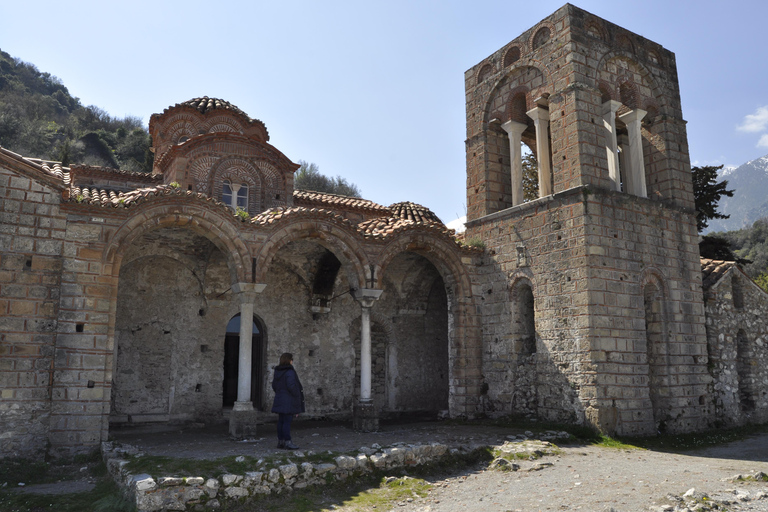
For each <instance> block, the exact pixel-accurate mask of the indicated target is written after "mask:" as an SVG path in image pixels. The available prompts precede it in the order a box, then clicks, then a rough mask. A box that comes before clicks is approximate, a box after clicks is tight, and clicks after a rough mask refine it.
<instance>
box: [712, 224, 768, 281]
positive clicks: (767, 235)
mask: <svg viewBox="0 0 768 512" xmlns="http://www.w3.org/2000/svg"><path fill="white" fill-rule="evenodd" d="M712 235H713V236H717V237H722V238H724V239H726V240H727V241H728V243H730V244H731V249H732V250H733V252H735V253H736V255H737V256H738V257H740V258H745V259H747V260H750V261H751V263H747V264H745V265H743V268H744V270H745V271H746V272H747V274H749V276H750V277H751V278H752V279H755V280H757V282H758V284H760V285H761V286H762V287H763V288H766V291H768V217H764V218H762V219H758V220H756V221H755V223H754V224H752V226H751V227H748V228H744V229H739V230H736V231H726V232H719V233H712Z"/></svg>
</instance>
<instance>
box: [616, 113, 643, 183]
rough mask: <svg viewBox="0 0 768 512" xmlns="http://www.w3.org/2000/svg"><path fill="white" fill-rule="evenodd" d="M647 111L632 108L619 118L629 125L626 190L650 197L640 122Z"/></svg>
mask: <svg viewBox="0 0 768 512" xmlns="http://www.w3.org/2000/svg"><path fill="white" fill-rule="evenodd" d="M646 113H647V112H646V111H645V110H642V109H639V108H637V109H635V110H630V111H629V112H627V113H626V114H622V115H620V116H619V120H620V121H621V122H623V123H624V124H625V125H626V126H627V133H628V135H629V145H628V146H627V155H626V157H625V162H626V163H627V164H628V165H627V167H628V169H627V172H625V174H624V179H625V181H627V182H628V183H627V187H626V190H627V192H628V193H629V194H632V195H636V196H640V197H648V192H647V190H646V187H645V164H644V162H643V133H642V128H641V126H640V122H641V121H642V120H643V118H644V117H645V114H646Z"/></svg>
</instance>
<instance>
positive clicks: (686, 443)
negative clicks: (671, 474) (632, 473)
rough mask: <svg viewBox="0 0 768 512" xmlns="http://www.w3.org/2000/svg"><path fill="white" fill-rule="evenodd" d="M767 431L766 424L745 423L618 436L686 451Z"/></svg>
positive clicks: (643, 444) (651, 446) (649, 446)
mask: <svg viewBox="0 0 768 512" xmlns="http://www.w3.org/2000/svg"><path fill="white" fill-rule="evenodd" d="M766 432H768V425H746V426H743V427H735V428H729V429H717V430H708V431H706V432H694V433H690V434H663V435H659V436H653V437H630V438H620V439H622V440H623V441H626V442H627V443H631V444H633V445H635V446H639V447H641V448H646V449H648V450H657V451H670V452H678V451H688V450H697V449H700V448H707V447H710V446H717V445H721V444H726V443H731V442H733V441H741V440H742V439H745V438H747V437H749V436H751V435H755V434H763V433H766Z"/></svg>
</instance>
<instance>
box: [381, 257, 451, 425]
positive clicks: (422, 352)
mask: <svg viewBox="0 0 768 512" xmlns="http://www.w3.org/2000/svg"><path fill="white" fill-rule="evenodd" d="M383 283H384V286H383V288H384V293H383V294H382V296H381V299H380V300H379V301H378V303H377V304H376V305H375V306H374V308H373V310H374V311H376V312H377V313H378V314H379V315H381V316H382V317H383V318H387V319H389V321H390V323H391V335H390V337H389V341H388V343H387V346H386V347H385V350H384V351H382V350H381V349H379V350H378V352H375V353H374V354H373V356H372V357H373V358H374V361H375V358H377V357H383V359H382V361H381V362H382V363H383V364H382V365H381V366H380V365H379V364H378V363H376V362H374V372H376V370H377V368H382V369H383V372H384V373H383V374H382V376H383V377H384V383H385V387H384V388H383V390H384V396H383V397H381V402H380V403H381V409H382V410H383V411H384V412H385V413H387V412H388V413H392V414H402V413H405V412H408V413H409V414H417V413H426V414H429V415H432V416H434V415H435V414H436V413H438V412H440V411H445V410H447V409H448V389H449V378H448V377H449V362H448V360H449V335H448V326H449V312H448V308H449V299H448V291H447V289H446V285H445V282H444V281H443V278H442V277H441V275H440V273H439V272H438V270H437V268H436V267H435V266H434V265H433V264H432V263H431V262H430V261H429V260H428V259H427V258H425V257H423V256H421V255H419V254H416V253H413V252H403V253H400V254H398V255H397V256H395V257H394V258H393V259H392V261H391V262H390V263H389V264H388V265H387V267H386V268H385V270H384V274H383ZM379 323H382V322H379ZM374 325H376V323H375V322H374ZM372 338H373V342H374V346H373V350H374V351H376V350H377V349H376V341H375V340H376V338H375V331H373V330H372ZM377 354H378V355H377ZM374 389H376V384H374Z"/></svg>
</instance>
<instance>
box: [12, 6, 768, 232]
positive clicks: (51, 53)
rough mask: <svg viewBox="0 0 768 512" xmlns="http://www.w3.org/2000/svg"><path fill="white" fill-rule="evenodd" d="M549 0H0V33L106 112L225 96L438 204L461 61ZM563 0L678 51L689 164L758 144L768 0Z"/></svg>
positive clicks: (378, 183) (456, 137) (459, 167)
mask: <svg viewBox="0 0 768 512" xmlns="http://www.w3.org/2000/svg"><path fill="white" fill-rule="evenodd" d="M563 3H564V2H563V1H561V0H558V1H550V0H539V1H536V2H533V1H529V2H522V1H517V0H507V1H491V0H487V1H483V0H473V1H423V2H419V1H416V0H412V1H400V0H389V1H386V2H360V1H357V2H352V1H348V2H347V1H344V2H342V1H332V0H324V1H314V2H309V1H306V2H291V1H282V2H281V1H274V0H273V1H269V2H265V1H261V0H252V1H243V2H233V1H228V0H221V1H218V2H196V1H184V2H181V1H164V0H155V1H153V2H148V1H144V0H139V1H130V2H105V1H104V0H99V1H78V0H75V1H72V2H62V1H56V2H53V1H49V0H37V1H34V2H32V1H31V2H2V5H0V20H3V27H2V30H0V49H2V50H4V51H6V52H8V53H10V54H11V55H12V56H14V57H18V58H20V59H22V60H24V61H27V62H32V63H33V64H35V65H36V66H37V67H38V68H39V69H40V70H41V71H47V72H50V73H52V74H54V75H56V76H58V77H59V78H61V79H62V80H63V82H64V84H65V85H66V86H67V87H68V88H69V91H70V93H72V94H73V95H74V96H77V97H79V98H80V99H81V101H82V102H83V103H84V104H92V105H96V106H98V107H101V108H103V109H105V110H106V111H108V112H109V113H110V114H112V115H115V116H123V115H135V116H139V117H142V118H143V119H144V120H145V122H148V120H149V116H150V115H151V114H152V113H154V112H162V110H163V109H164V108H166V107H168V106H170V105H173V104H175V103H179V102H182V101H186V100H188V99H190V98H193V97H197V96H203V95H208V96H214V97H219V98H223V99H226V100H228V101H230V102H232V103H234V104H235V105H237V106H238V107H240V108H241V109H243V110H244V111H245V112H247V113H248V114H249V115H250V116H251V117H254V118H257V119H261V120H262V121H263V122H264V123H265V124H266V125H267V128H268V130H269V133H270V136H271V141H270V142H271V143H272V144H273V145H274V146H276V147H277V148H278V149H280V150H281V151H283V152H284V153H285V154H286V155H287V156H288V157H289V158H290V159H292V160H294V161H297V160H307V161H310V162H315V163H316V164H318V165H319V166H320V170H321V172H323V173H324V174H327V175H341V176H344V177H345V178H347V179H348V180H349V181H351V182H353V183H356V184H357V185H358V186H359V187H360V188H361V190H362V192H363V195H364V197H366V198H368V199H372V200H374V201H376V202H379V203H381V204H384V205H389V204H391V203H394V202H398V201H405V200H410V201H414V202H417V203H420V204H423V205H424V206H427V207H429V208H431V209H432V210H433V211H435V213H437V214H438V215H439V216H440V217H441V218H442V219H443V221H445V222H449V221H451V220H454V219H455V218H456V217H457V216H461V215H463V214H464V204H465V201H466V199H465V190H464V187H465V169H464V168H465V158H464V139H465V135H466V132H465V117H464V71H466V70H467V69H468V68H470V67H472V66H473V65H475V64H476V63H478V62H479V61H480V60H482V59H483V58H485V57H486V56H488V55H490V54H491V53H493V52H494V51H496V50H497V49H498V48H500V47H501V46H503V45H504V44H506V43H507V42H509V41H510V40H512V39H514V38H515V37H517V36H518V35H519V34H520V33H521V32H523V31H525V30H527V29H528V28H530V27H532V26H533V25H535V24H536V23H538V22H539V21H540V20H541V19H543V18H544V17H546V16H548V15H549V14H551V13H552V12H554V11H555V10H556V9H558V8H559V7H561V6H562V5H563ZM573 3H574V4H575V5H577V6H579V7H581V8H583V9H586V10H588V11H590V12H592V13H594V14H596V15H598V16H601V17H602V18H605V19H607V20H609V21H611V22H613V23H616V24H618V25H621V26H623V27H626V28H627V29H629V30H632V31H634V32H636V33H638V34H641V35H643V36H645V37H647V38H648V39H651V40H653V41H656V42H657V43H660V44H661V45H663V46H664V47H666V48H667V49H669V50H671V51H673V52H675V53H676V55H677V65H678V72H679V78H680V85H681V95H682V102H683V115H684V117H685V119H686V120H687V121H688V138H689V142H690V149H691V159H692V161H693V162H694V164H700V165H703V164H721V163H722V164H726V165H739V164H741V163H744V162H746V161H748V160H752V159H754V158H757V157H760V156H763V155H765V154H768V50H767V48H768V44H766V42H765V41H766V37H765V35H766V31H767V30H768V29H766V19H768V16H767V15H768V2H765V0H762V1H757V0H755V1H739V0H733V1H730V2H723V1H722V0H718V1H710V0H690V1H687V0H685V1H683V0H664V1H660V0H644V1H635V0H619V1H616V0H610V1H605V0H584V1H581V2H578V1H577V2H573ZM748 116H751V117H748ZM761 140H762V143H763V145H760V142H761ZM32 156H35V155H32Z"/></svg>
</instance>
